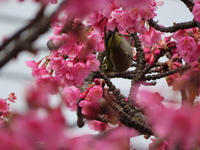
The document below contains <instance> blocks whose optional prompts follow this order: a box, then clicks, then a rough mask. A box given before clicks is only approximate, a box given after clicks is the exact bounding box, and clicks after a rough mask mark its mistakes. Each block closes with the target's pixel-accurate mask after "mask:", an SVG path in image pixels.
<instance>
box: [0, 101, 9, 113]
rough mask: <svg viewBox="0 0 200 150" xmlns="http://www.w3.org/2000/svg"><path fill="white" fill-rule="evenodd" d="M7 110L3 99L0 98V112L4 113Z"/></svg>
mask: <svg viewBox="0 0 200 150" xmlns="http://www.w3.org/2000/svg"><path fill="white" fill-rule="evenodd" d="M8 110H9V105H8V103H7V102H6V100H5V99H3V98H0V112H3V113H6V112H8Z"/></svg>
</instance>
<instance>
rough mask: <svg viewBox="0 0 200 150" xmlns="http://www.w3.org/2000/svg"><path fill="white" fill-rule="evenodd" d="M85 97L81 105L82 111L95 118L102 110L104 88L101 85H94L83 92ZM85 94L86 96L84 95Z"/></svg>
mask: <svg viewBox="0 0 200 150" xmlns="http://www.w3.org/2000/svg"><path fill="white" fill-rule="evenodd" d="M81 95H82V96H81V97H82V98H84V99H83V100H82V101H81V102H80V103H79V106H80V107H82V113H83V114H84V115H86V116H87V117H88V118H94V117H96V116H97V115H98V113H100V112H101V108H100V99H101V98H102V96H103V89H102V87H101V86H100V85H94V86H92V87H89V88H87V91H85V92H83V93H82V94H81ZM83 96H84V97H83Z"/></svg>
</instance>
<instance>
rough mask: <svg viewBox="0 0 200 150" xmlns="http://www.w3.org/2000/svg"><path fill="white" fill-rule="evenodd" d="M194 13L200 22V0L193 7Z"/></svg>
mask: <svg viewBox="0 0 200 150" xmlns="http://www.w3.org/2000/svg"><path fill="white" fill-rule="evenodd" d="M192 14H193V15H194V19H195V20H196V21H198V22H199V21H200V2H199V1H197V2H195V4H194V7H193V9H192Z"/></svg>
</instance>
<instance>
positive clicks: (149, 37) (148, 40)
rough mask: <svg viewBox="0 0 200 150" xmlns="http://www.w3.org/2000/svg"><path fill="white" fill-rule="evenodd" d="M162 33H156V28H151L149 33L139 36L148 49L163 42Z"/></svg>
mask: <svg viewBox="0 0 200 150" xmlns="http://www.w3.org/2000/svg"><path fill="white" fill-rule="evenodd" d="M161 35H162V33H161V32H159V31H156V30H155V29H154V28H152V27H150V29H149V31H147V32H146V33H144V34H141V35H140V36H139V38H140V40H141V41H142V42H143V43H144V45H145V46H146V47H150V46H152V45H153V44H155V43H157V42H159V41H161Z"/></svg>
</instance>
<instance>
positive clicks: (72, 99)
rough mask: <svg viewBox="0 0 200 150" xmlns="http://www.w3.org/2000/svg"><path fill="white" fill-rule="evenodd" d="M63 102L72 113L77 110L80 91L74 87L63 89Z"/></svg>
mask: <svg viewBox="0 0 200 150" xmlns="http://www.w3.org/2000/svg"><path fill="white" fill-rule="evenodd" d="M62 91H63V101H64V102H65V103H66V105H67V107H68V108H70V109H71V110H72V111H75V110H77V101H78V99H79V95H80V90H79V89H78V88H77V87H75V86H72V87H65V88H63V90H62Z"/></svg>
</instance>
